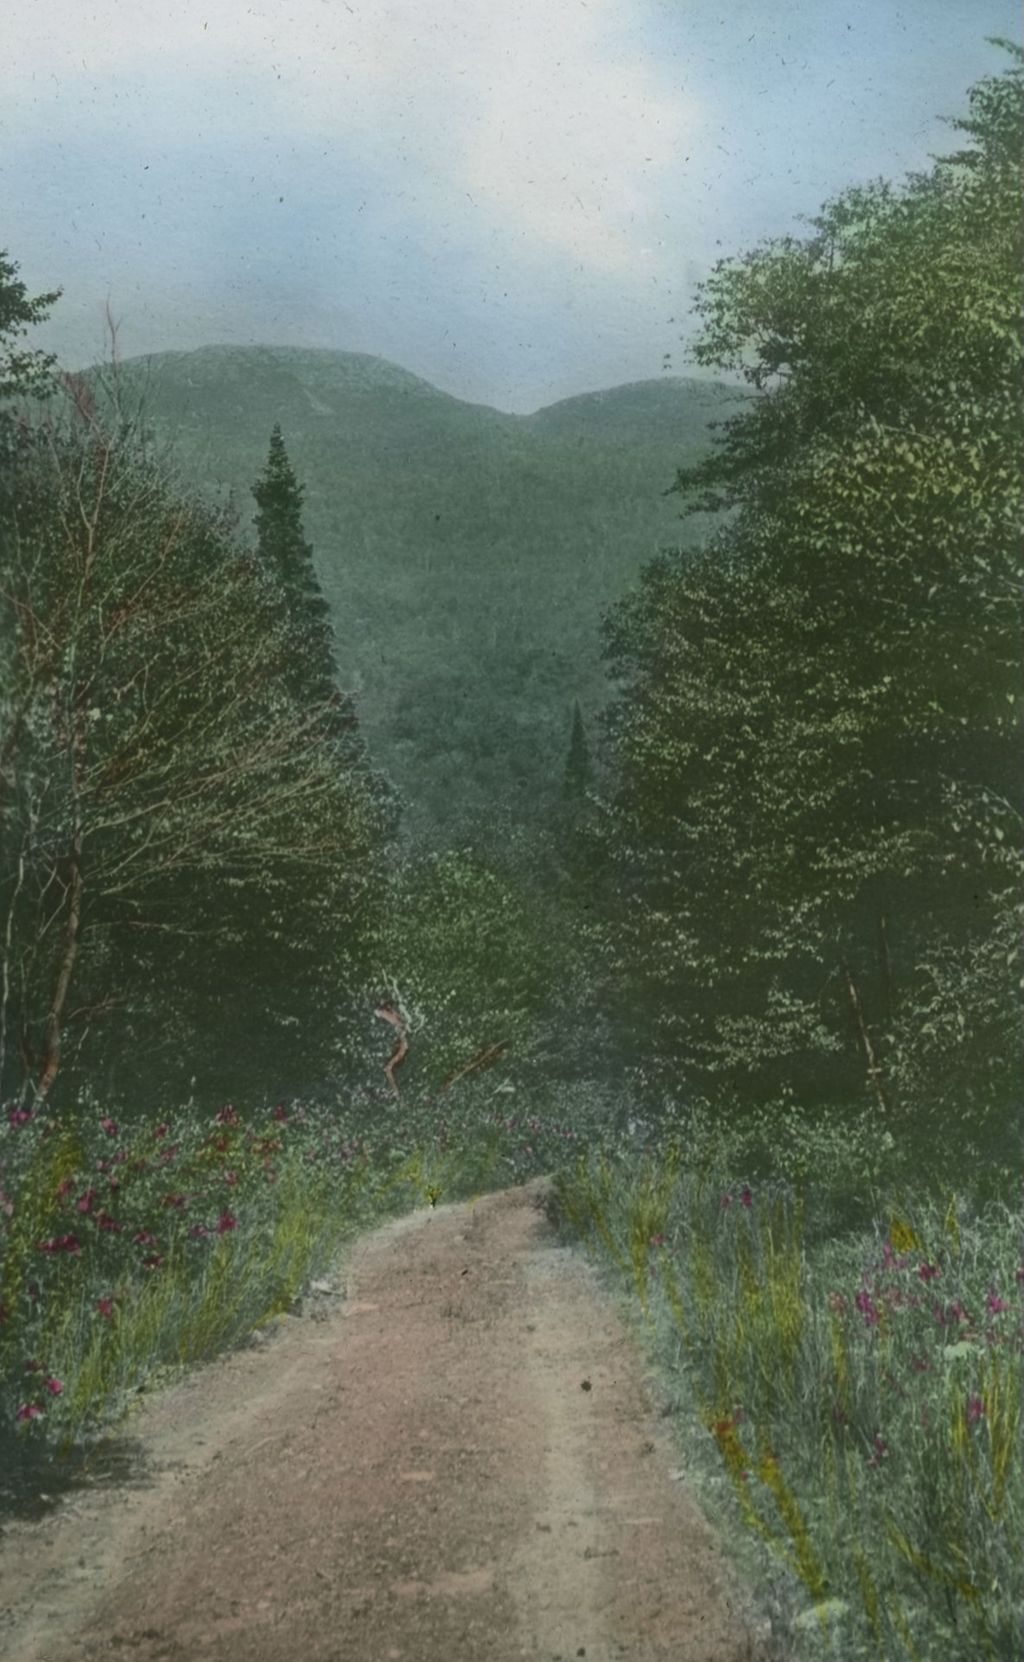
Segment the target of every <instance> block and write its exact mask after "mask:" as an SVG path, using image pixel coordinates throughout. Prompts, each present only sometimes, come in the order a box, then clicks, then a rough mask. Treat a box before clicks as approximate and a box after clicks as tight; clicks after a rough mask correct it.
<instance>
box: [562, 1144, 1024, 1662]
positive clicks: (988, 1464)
mask: <svg viewBox="0 0 1024 1662" xmlns="http://www.w3.org/2000/svg"><path fill="white" fill-rule="evenodd" d="M875 1199H876V1206H875V1213H874V1221H873V1223H871V1224H869V1225H865V1224H861V1225H860V1226H859V1227H856V1228H852V1229H851V1228H846V1229H845V1230H843V1231H839V1230H837V1229H836V1227H835V1220H834V1215H833V1214H834V1210H835V1204H836V1200H837V1197H836V1196H834V1195H832V1194H830V1192H829V1189H828V1188H827V1187H825V1186H819V1187H818V1189H816V1188H815V1184H814V1182H813V1179H808V1180H807V1181H806V1182H804V1183H793V1182H791V1181H787V1180H783V1179H776V1180H773V1179H771V1178H770V1177H764V1176H762V1177H761V1178H760V1179H757V1180H755V1179H753V1178H752V1179H751V1181H750V1182H746V1181H744V1179H743V1177H742V1173H741V1174H740V1175H739V1176H737V1172H736V1170H735V1169H728V1168H727V1167H725V1166H723V1165H722V1163H721V1161H720V1159H717V1158H715V1157H714V1156H707V1157H705V1158H702V1159H700V1160H699V1161H698V1162H697V1164H696V1165H695V1164H694V1163H693V1161H692V1159H690V1158H688V1157H685V1156H684V1151H683V1148H682V1146H681V1145H680V1144H679V1143H674V1144H672V1143H668V1144H665V1145H663V1146H661V1147H659V1148H655V1149H653V1150H652V1151H650V1152H649V1153H648V1154H646V1155H638V1154H629V1153H628V1152H625V1153H617V1154H615V1155H608V1154H603V1153H600V1152H597V1151H594V1150H590V1151H588V1152H585V1153H583V1154H581V1155H580V1156H579V1158H578V1160H577V1161H576V1163H575V1164H574V1165H572V1166H571V1167H568V1168H565V1169H563V1170H562V1171H561V1173H560V1174H559V1175H558V1176H557V1177H556V1180H555V1184H554V1188H553V1192H552V1197H551V1214H552V1218H553V1221H554V1222H555V1223H556V1225H557V1226H558V1227H559V1228H560V1230H561V1231H562V1232H563V1234H564V1235H565V1236H567V1237H568V1238H571V1239H574V1240H577V1241H580V1242H581V1243H582V1244H583V1246H584V1247H585V1249H586V1250H587V1252H588V1254H589V1255H590V1256H591V1257H592V1258H593V1259H595V1260H596V1261H597V1263H598V1264H599V1265H600V1266H602V1268H603V1269H604V1270H605V1271H606V1272H607V1275H608V1278H609V1279H610V1281H611V1282H612V1284H613V1285H614V1286H615V1287H616V1288H617V1289H618V1290H619V1291H620V1293H621V1294H622V1295H623V1296H624V1297H628V1300H629V1301H630V1305H631V1307H632V1309H633V1311H634V1312H635V1317H636V1325H637V1327H638V1328H639V1329H640V1331H641V1333H642V1336H643V1339H644V1342H645V1345H646V1347H647V1349H648V1353H649V1355H650V1357H651V1359H652V1361H653V1363H654V1365H655V1368H656V1370H657V1372H658V1374H659V1375H660V1377H661V1378H662V1380H663V1381H664V1382H665V1384H666V1387H667V1391H668V1395H669V1397H670V1399H671V1400H672V1401H673V1403H674V1407H675V1411H676V1420H677V1425H678V1430H679V1435H680V1442H681V1446H682V1447H684V1448H685V1450H686V1459H687V1461H688V1463H689V1466H690V1467H691V1468H692V1475H693V1478H694V1480H695V1486H696V1488H697V1489H698V1491H699V1492H700V1493H701V1494H702V1497H703V1499H704V1501H705V1502H706V1503H707V1506H708V1510H709V1512H710V1514H711V1516H712V1521H713V1522H715V1523H716V1524H717V1525H718V1527H719V1529H720V1530H721V1532H722V1533H723V1534H724V1536H725V1538H726V1539H727V1540H728V1539H730V1538H732V1539H736V1538H739V1539H740V1540H741V1542H742V1543H743V1545H742V1547H741V1549H740V1557H741V1561H742V1567H743V1568H744V1570H745V1571H746V1573H747V1574H748V1575H750V1574H752V1575H753V1577H754V1579H755V1581H756V1582H758V1583H760V1585H761V1588H762V1590H763V1592H764V1594H765V1597H766V1598H768V1599H769V1600H770V1602H771V1603H772V1604H774V1606H775V1612H774V1613H775V1618H776V1622H777V1624H778V1625H781V1627H782V1629H783V1630H784V1632H785V1643H786V1647H787V1654H790V1655H793V1656H795V1657H801V1658H803V1657H806V1658H808V1659H809V1658H815V1659H819V1658H834V1659H836V1662H839V1659H842V1662H853V1659H854V1658H867V1657H872V1658H881V1659H884V1662H903V1659H904V1658H909V1659H910V1662H978V1659H981V1658H986V1659H988V1658H992V1659H999V1662H1003V1659H1005V1662H1010V1659H1011V1658H1015V1657H1017V1656H1019V1655H1021V1654H1022V1653H1024V1574H1022V1570H1024V1564H1022V1549H1021V1542H1022V1541H1024V1469H1022V1461H1021V1449H1020V1418H1021V1361H1022V1355H1024V1309H1022V1297H1024V1248H1022V1241H1021V1230H1020V1222H1019V1219H1018V1218H1016V1217H1015V1216H1014V1215H1013V1213H1012V1212H1011V1211H1010V1209H1009V1207H1008V1206H1007V1205H1006V1204H1004V1203H1001V1202H1000V1201H998V1200H995V1199H989V1200H988V1201H987V1202H985V1203H983V1204H981V1205H977V1204H974V1203H972V1201H971V1199H970V1198H969V1197H968V1196H967V1195H965V1194H963V1193H956V1192H951V1191H948V1190H947V1191H941V1192H931V1193H929V1192H927V1191H926V1190H925V1189H921V1188H919V1189H916V1190H914V1189H912V1190H910V1191H909V1198H908V1192H907V1190H906V1189H904V1192H903V1193H902V1194H901V1195H899V1196H894V1195H893V1196H889V1195H886V1194H885V1193H884V1192H881V1191H880V1192H878V1193H877V1195H876V1197H875Z"/></svg>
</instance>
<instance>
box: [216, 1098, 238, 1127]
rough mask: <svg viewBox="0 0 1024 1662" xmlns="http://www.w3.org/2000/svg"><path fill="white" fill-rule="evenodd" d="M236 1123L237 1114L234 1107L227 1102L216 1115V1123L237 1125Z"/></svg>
mask: <svg viewBox="0 0 1024 1662" xmlns="http://www.w3.org/2000/svg"><path fill="white" fill-rule="evenodd" d="M238 1123H239V1121H238V1114H237V1113H236V1111H235V1109H234V1108H233V1107H232V1106H231V1104H230V1102H229V1103H228V1105H227V1107H226V1108H222V1109H221V1111H220V1113H219V1114H218V1115H217V1124H218V1125H237V1124H238Z"/></svg>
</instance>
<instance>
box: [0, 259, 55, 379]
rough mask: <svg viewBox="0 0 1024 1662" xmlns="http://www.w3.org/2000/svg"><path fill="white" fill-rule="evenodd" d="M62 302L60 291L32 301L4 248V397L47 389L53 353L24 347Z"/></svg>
mask: <svg viewBox="0 0 1024 1662" xmlns="http://www.w3.org/2000/svg"><path fill="white" fill-rule="evenodd" d="M59 299H60V290H59V289H54V290H53V291H52V293H50V294H37V295H35V296H34V297H32V298H30V297H29V293H28V290H27V289H26V287H25V284H24V283H23V282H22V281H21V279H20V278H19V276H18V267H17V265H16V264H15V263H14V261H12V260H11V259H10V258H9V257H8V255H7V253H6V250H2V249H0V398H11V397H15V396H19V395H22V394H26V393H36V394H38V393H39V392H41V391H43V390H45V388H46V386H47V384H48V383H49V381H50V379H51V376H52V372H53V367H54V363H55V359H54V356H53V354H52V353H51V352H41V351H40V350H39V349H38V348H34V347H30V348H28V349H27V350H26V349H25V348H23V347H22V346H21V345H20V341H21V338H22V337H23V336H24V335H25V334H27V332H28V330H29V329H31V328H34V327H35V326H36V325H37V324H39V323H42V322H43V321H44V320H45V318H46V316H47V314H48V313H49V312H50V310H51V309H52V307H53V306H54V305H56V303H57V301H58V300H59Z"/></svg>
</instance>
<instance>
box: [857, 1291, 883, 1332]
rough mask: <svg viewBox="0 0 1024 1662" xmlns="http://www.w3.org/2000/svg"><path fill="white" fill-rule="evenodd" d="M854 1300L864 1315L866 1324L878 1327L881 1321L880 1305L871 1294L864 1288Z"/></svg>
mask: <svg viewBox="0 0 1024 1662" xmlns="http://www.w3.org/2000/svg"><path fill="white" fill-rule="evenodd" d="M853 1302H854V1304H855V1305H856V1306H857V1309H858V1310H859V1311H860V1313H861V1315H862V1316H863V1317H864V1321H865V1324H866V1325H867V1326H868V1327H877V1326H878V1322H879V1313H878V1307H877V1305H876V1304H875V1302H874V1300H873V1298H872V1297H871V1294H870V1293H869V1292H867V1291H865V1290H863V1289H862V1290H861V1291H860V1292H859V1293H858V1294H857V1296H856V1298H855V1299H854V1301H853Z"/></svg>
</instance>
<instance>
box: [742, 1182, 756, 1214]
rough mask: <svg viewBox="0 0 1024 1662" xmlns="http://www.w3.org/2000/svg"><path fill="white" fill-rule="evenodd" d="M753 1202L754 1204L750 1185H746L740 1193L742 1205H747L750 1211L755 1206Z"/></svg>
mask: <svg viewBox="0 0 1024 1662" xmlns="http://www.w3.org/2000/svg"><path fill="white" fill-rule="evenodd" d="M753 1204H754V1197H753V1195H752V1194H751V1192H750V1189H749V1187H744V1188H743V1190H742V1191H741V1193H740V1205H741V1206H745V1207H746V1208H747V1210H748V1212H749V1210H750V1208H751V1207H752V1206H753Z"/></svg>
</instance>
